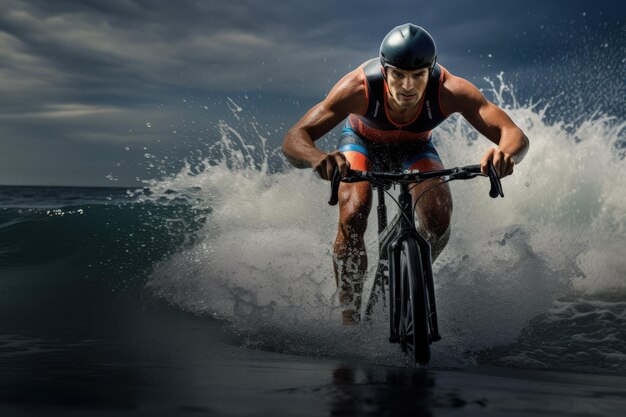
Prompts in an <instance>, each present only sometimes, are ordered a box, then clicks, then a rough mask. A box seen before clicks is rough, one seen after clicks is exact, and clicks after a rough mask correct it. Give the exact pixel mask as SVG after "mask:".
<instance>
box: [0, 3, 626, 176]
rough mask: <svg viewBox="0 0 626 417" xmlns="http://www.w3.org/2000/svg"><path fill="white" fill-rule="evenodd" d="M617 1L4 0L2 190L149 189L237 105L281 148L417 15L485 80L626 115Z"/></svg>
mask: <svg viewBox="0 0 626 417" xmlns="http://www.w3.org/2000/svg"><path fill="white" fill-rule="evenodd" d="M620 3H621V2H618V1H603V0H596V1H594V2H593V3H591V2H589V1H564V0H563V1H553V2H550V1H546V0H525V1H523V2H522V1H518V2H514V3H510V2H502V1H501V0H500V1H491V0H484V1H481V0H479V1H474V2H467V1H461V0H448V1H446V2H428V1H417V0H413V1H391V2H381V1H376V2H374V1H371V2H370V1H358V2H357V1H351V0H349V1H330V0H319V1H315V2H314V1H304V0H294V1H283V0H264V1H261V0H232V1H227V2H224V1H213V0H206V1H203V0H196V1H190V0H189V1H188V0H179V1H175V2H174V1H166V0H154V1H147V0H106V1H105V0H101V1H96V0H83V1H79V0H73V1H70V0H54V1H49V0H40V1H37V0H30V1H26V0H23V1H20V0H0V184H30V185H35V184H45V185H108V186H118V185H132V184H137V183H138V182H137V181H138V180H137V179H147V178H148V177H149V176H150V175H153V174H154V173H151V172H150V171H146V169H147V168H146V161H145V158H146V156H145V155H146V154H149V155H157V156H156V157H157V158H161V157H162V156H163V155H169V158H170V159H177V158H178V159H182V158H183V157H184V156H185V154H186V153H188V152H189V151H190V149H192V148H194V147H200V146H202V144H203V143H204V144H206V143H207V142H210V141H214V140H215V139H216V137H218V134H217V133H216V132H215V129H216V128H215V123H216V122H217V121H218V120H220V119H223V120H228V118H229V117H231V118H232V112H231V110H232V108H233V106H239V107H242V108H243V109H244V110H243V113H242V114H248V117H250V118H251V120H252V117H253V116H254V120H256V122H258V124H259V126H262V128H263V129H266V130H267V131H268V132H270V133H271V135H270V136H271V137H270V140H271V142H272V143H273V144H279V143H280V141H281V140H282V133H283V132H284V129H285V128H288V127H289V126H290V125H291V124H293V123H294V122H295V121H296V120H297V118H298V117H300V116H301V115H302V114H303V113H304V112H305V111H306V110H307V108H308V107H309V106H310V105H313V104H314V103H315V102H317V101H319V100H320V99H322V98H323V97H324V94H325V93H326V92H327V91H328V89H329V88H330V87H331V86H332V85H333V84H334V83H335V82H336V81H337V80H338V79H339V78H341V76H342V75H343V74H344V73H345V72H347V71H349V70H350V69H351V68H354V67H355V66H358V65H359V64H360V63H361V62H363V61H364V60H366V59H368V58H370V57H373V56H375V55H376V54H377V51H378V46H379V45H380V41H381V39H382V37H384V35H385V34H386V33H387V32H388V31H389V30H390V29H391V28H393V27H394V26H396V25H399V24H402V23H406V22H409V21H410V22H413V23H416V24H419V25H421V26H423V27H425V28H426V29H427V30H428V31H429V32H430V33H431V34H432V35H433V37H434V38H435V40H436V42H437V46H438V49H439V56H440V62H441V63H443V64H444V65H445V66H446V68H448V69H449V70H450V71H451V72H453V73H455V74H456V75H460V76H463V77H465V78H467V79H469V80H470V81H472V82H474V83H475V84H477V85H478V86H481V83H482V84H484V77H492V78H493V77H494V76H495V75H496V74H498V73H499V72H501V71H503V72H504V73H505V76H506V77H507V79H509V80H511V81H512V82H514V84H515V86H516V89H517V92H518V95H519V96H520V97H522V98H530V97H533V98H535V99H538V98H540V99H544V100H548V101H549V100H555V101H556V102H558V103H560V104H559V105H557V106H556V107H555V108H559V109H562V110H563V111H565V108H567V109H570V110H571V109H573V108H576V109H577V110H576V111H577V112H582V111H585V110H584V109H585V108H593V109H594V110H595V109H600V110H602V111H606V112H610V113H614V114H616V115H617V116H618V117H622V118H623V117H624V104H625V101H624V96H626V94H625V91H624V80H625V79H626V72H625V71H624V67H625V58H626V52H625V48H626V46H625V42H626V36H625V28H626V26H625V25H624V22H623V19H624V16H625V15H626V13H625V11H626V10H625V8H624V6H620V5H619V4H620ZM559 100H560V101H559ZM234 103H236V104H234ZM246 112H247V113H246Z"/></svg>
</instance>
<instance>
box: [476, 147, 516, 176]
mask: <svg viewBox="0 0 626 417" xmlns="http://www.w3.org/2000/svg"><path fill="white" fill-rule="evenodd" d="M489 161H491V162H493V167H494V168H495V169H496V172H497V173H498V176H499V177H500V178H504V177H506V176H507V175H511V174H512V173H513V166H514V165H515V162H513V160H512V159H511V155H509V154H507V153H504V152H502V150H501V149H499V148H491V149H489V150H488V151H487V153H485V155H484V156H483V159H481V161H480V171H481V172H482V173H483V175H489V174H488V173H489V171H488V170H487V167H488V165H489Z"/></svg>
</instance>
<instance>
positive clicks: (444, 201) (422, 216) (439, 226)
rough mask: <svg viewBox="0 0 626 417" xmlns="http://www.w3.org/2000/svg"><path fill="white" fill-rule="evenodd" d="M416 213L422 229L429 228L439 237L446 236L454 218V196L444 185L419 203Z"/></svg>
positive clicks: (430, 231) (428, 229)
mask: <svg viewBox="0 0 626 417" xmlns="http://www.w3.org/2000/svg"><path fill="white" fill-rule="evenodd" d="M443 187H445V188H443ZM432 191H434V190H432ZM428 192H431V191H427V193H428ZM424 197H426V196H424ZM416 214H417V217H418V219H419V223H420V228H421V229H423V230H424V229H425V230H427V231H428V232H429V233H430V234H432V235H434V236H436V237H437V238H442V237H444V236H445V235H446V234H447V233H448V230H449V228H450V220H451V219H452V196H451V195H450V191H449V189H447V186H445V185H444V186H442V189H440V190H437V192H433V193H432V195H430V196H428V198H426V199H425V200H424V201H423V203H422V204H418V206H417V207H416Z"/></svg>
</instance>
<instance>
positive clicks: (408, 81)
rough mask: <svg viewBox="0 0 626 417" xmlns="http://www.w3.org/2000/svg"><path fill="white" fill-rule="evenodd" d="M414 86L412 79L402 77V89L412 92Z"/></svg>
mask: <svg viewBox="0 0 626 417" xmlns="http://www.w3.org/2000/svg"><path fill="white" fill-rule="evenodd" d="M414 84H415V81H414V80H413V77H404V80H402V88H404V89H406V90H412V89H413V85H414Z"/></svg>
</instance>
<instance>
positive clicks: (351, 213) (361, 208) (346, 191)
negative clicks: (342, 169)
mask: <svg viewBox="0 0 626 417" xmlns="http://www.w3.org/2000/svg"><path fill="white" fill-rule="evenodd" d="M344 185H346V186H345V187H344ZM363 185H365V187H364V186H363ZM370 209H371V191H370V189H369V186H368V185H367V184H364V183H361V184H342V186H341V187H340V189H339V233H342V234H344V235H346V237H349V238H350V240H352V237H353V236H354V237H357V238H362V237H363V235H364V234H365V230H366V229H367V219H368V217H369V213H370Z"/></svg>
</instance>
